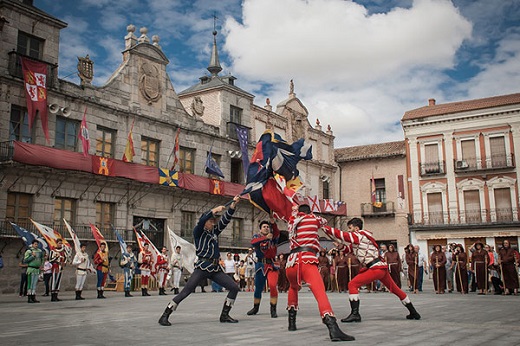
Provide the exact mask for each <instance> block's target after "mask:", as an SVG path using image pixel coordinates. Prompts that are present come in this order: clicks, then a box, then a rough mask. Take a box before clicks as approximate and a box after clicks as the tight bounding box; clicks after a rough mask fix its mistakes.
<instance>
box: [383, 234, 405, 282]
mask: <svg viewBox="0 0 520 346" xmlns="http://www.w3.org/2000/svg"><path fill="white" fill-rule="evenodd" d="M384 258H385V262H386V263H388V269H389V271H390V276H391V277H392V280H394V282H395V284H396V285H397V287H399V288H401V270H402V268H401V258H400V257H399V252H397V251H396V250H395V246H394V245H393V244H390V245H388V251H387V252H385V255H384Z"/></svg>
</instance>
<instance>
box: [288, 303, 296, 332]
mask: <svg viewBox="0 0 520 346" xmlns="http://www.w3.org/2000/svg"><path fill="white" fill-rule="evenodd" d="M288 312H289V327H288V328H287V330H289V331H295V330H296V309H295V308H294V307H291V308H290V309H289V310H288Z"/></svg>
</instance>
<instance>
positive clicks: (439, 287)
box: [430, 245, 446, 294]
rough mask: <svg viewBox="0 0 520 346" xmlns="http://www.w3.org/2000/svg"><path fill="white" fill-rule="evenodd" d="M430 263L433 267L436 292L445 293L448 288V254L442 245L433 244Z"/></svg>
mask: <svg viewBox="0 0 520 346" xmlns="http://www.w3.org/2000/svg"><path fill="white" fill-rule="evenodd" d="M430 263H431V266H432V267H433V272H432V274H433V287H435V293H436V294H443V293H444V291H445V290H446V255H445V254H444V252H443V251H442V247H441V246H440V245H434V246H433V252H432V254H431V255H430Z"/></svg>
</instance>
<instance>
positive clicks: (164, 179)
mask: <svg viewBox="0 0 520 346" xmlns="http://www.w3.org/2000/svg"><path fill="white" fill-rule="evenodd" d="M158 169H159V184H161V185H164V186H179V172H177V171H171V170H169V169H167V168H158Z"/></svg>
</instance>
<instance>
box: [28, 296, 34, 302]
mask: <svg viewBox="0 0 520 346" xmlns="http://www.w3.org/2000/svg"><path fill="white" fill-rule="evenodd" d="M27 303H29V304H31V303H34V302H33V299H32V294H28V295H27Z"/></svg>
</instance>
